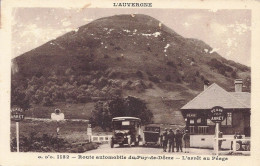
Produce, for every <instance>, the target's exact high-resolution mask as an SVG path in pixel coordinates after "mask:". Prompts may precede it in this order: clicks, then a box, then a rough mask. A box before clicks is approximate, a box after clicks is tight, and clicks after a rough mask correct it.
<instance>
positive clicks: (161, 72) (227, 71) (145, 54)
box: [12, 15, 250, 124]
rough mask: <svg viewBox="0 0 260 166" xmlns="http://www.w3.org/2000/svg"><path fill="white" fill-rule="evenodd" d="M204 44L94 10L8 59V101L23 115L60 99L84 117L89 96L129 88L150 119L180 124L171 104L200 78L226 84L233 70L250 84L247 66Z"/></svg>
mask: <svg viewBox="0 0 260 166" xmlns="http://www.w3.org/2000/svg"><path fill="white" fill-rule="evenodd" d="M211 50H212V48H211V47H210V46H209V45H207V44H206V43H204V42H203V41H200V40H197V39H187V38H184V37H182V36H180V35H178V34H177V33H175V32H174V31H173V30H172V29H170V28H168V27H166V26H165V25H163V24H161V23H160V21H159V20H156V19H154V18H152V17H150V16H146V15H135V16H134V17H132V16H131V15H116V16H112V17H106V18H101V19H98V20H95V21H93V22H91V23H89V24H87V25H84V26H82V27H79V28H78V29H77V30H74V31H72V32H69V33H67V34H65V35H63V36H60V37H58V38H57V39H55V40H52V41H49V42H47V43H45V44H44V45H42V46H40V47H38V48H35V49H33V50H31V51H29V52H27V53H25V54H23V55H21V56H19V57H17V58H15V59H13V75H12V104H14V105H15V104H16V101H18V98H19V97H17V96H19V95H17V94H20V97H24V98H27V99H28V102H29V103H30V104H31V105H32V108H31V110H30V111H29V112H30V115H32V114H33V113H34V114H35V115H37V116H40V117H46V116H49V114H50V112H52V110H53V109H54V107H60V108H62V110H64V112H66V114H67V116H68V117H73V118H74V117H75V118H78V117H79V118H80V117H82V118H88V116H89V112H91V110H93V109H94V104H95V102H96V101H98V100H109V99H110V98H111V97H113V96H122V97H125V96H128V95H132V96H136V97H138V98H141V99H142V100H144V101H145V102H146V104H147V106H148V107H149V109H150V110H151V111H152V112H153V114H154V122H156V123H161V122H165V123H172V124H183V123H184V121H183V118H182V116H181V113H180V111H179V109H180V107H181V106H183V105H184V104H185V103H186V102H188V101H189V100H190V99H192V98H193V97H195V96H196V95H197V94H198V93H199V92H201V91H202V89H203V82H204V81H205V80H208V81H210V82H211V83H212V82H216V83H217V84H219V85H220V86H222V87H224V88H225V89H227V90H233V81H234V79H235V78H238V77H240V78H243V79H244V82H245V87H244V90H246V91H250V68H249V67H247V66H244V65H241V64H238V63H235V62H233V61H228V60H226V59H224V58H223V57H221V56H220V55H219V54H218V53H216V52H213V53H211ZM23 94H24V95H23ZM42 105H45V106H44V107H42ZM69 105H70V106H69ZM68 106H69V107H68ZM36 112H37V113H36Z"/></svg>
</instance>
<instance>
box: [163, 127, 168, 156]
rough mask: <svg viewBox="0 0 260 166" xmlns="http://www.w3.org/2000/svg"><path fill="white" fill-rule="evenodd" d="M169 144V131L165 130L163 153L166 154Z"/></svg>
mask: <svg viewBox="0 0 260 166" xmlns="http://www.w3.org/2000/svg"><path fill="white" fill-rule="evenodd" d="M167 144H168V130H167V128H165V129H164V132H163V151H164V152H166V149H167Z"/></svg>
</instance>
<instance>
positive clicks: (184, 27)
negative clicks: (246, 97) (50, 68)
mask: <svg viewBox="0 0 260 166" xmlns="http://www.w3.org/2000/svg"><path fill="white" fill-rule="evenodd" d="M118 14H146V15H149V16H152V17H154V18H156V19H158V20H159V21H161V22H162V23H163V24H165V25H166V26H168V27H169V28H171V29H173V30H174V31H175V32H176V33H178V34H180V35H181V36H183V37H186V38H196V39H200V40H202V41H204V42H205V43H207V44H208V45H210V46H211V47H212V48H213V50H214V51H216V52H218V53H219V54H220V55H221V56H223V57H225V58H226V59H229V60H233V61H235V62H239V63H241V64H244V65H247V66H251V65H250V64H251V62H250V61H251V11H250V10H242V9H233V10H227V9H225V10H211V9H159V8H158V9H155V8H153V9H136V8H135V9H134V8H132V9H115V8H106V9H104V8H103V9H102V8H77V9H76V8H74V9H68V8H15V9H14V10H13V12H12V57H13V58H14V57H16V56H19V55H21V54H22V53H25V52H27V51H30V50H32V49H34V48H36V47H38V46H40V45H42V44H44V43H46V42H48V41H49V40H53V39H55V38H57V37H58V36H61V35H63V34H65V33H67V32H69V31H72V30H75V29H77V28H78V27H80V26H82V25H85V24H88V23H89V22H91V21H93V20H95V19H98V18H102V17H107V16H113V15H118ZM205 51H206V50H205Z"/></svg>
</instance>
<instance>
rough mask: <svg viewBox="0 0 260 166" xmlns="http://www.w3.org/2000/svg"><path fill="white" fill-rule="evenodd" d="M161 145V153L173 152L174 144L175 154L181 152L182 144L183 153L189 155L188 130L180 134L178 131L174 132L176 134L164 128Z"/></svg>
mask: <svg viewBox="0 0 260 166" xmlns="http://www.w3.org/2000/svg"><path fill="white" fill-rule="evenodd" d="M161 143H162V147H163V151H164V152H166V151H167V147H168V152H174V147H175V144H176V152H179V151H181V152H182V145H183V144H184V151H185V153H189V147H190V135H189V133H188V130H185V132H184V133H182V132H181V131H180V130H179V129H177V130H176V133H174V132H173V130H172V129H170V130H169V132H168V129H167V128H165V129H164V132H163V134H162V135H161Z"/></svg>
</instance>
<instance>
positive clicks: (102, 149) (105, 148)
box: [86, 144, 213, 155]
mask: <svg viewBox="0 0 260 166" xmlns="http://www.w3.org/2000/svg"><path fill="white" fill-rule="evenodd" d="M183 150H184V149H183ZM86 153H93V154H158V155H162V154H165V155H166V154H167V155H170V154H172V155H185V154H187V155H188V154H189V155H211V154H212V153H213V150H210V149H198V148H190V153H184V152H176V150H175V152H174V153H172V152H170V153H169V152H163V150H162V148H153V147H142V146H138V147H134V146H132V147H128V146H123V147H119V146H118V145H115V146H114V148H111V147H110V145H109V144H103V145H100V146H99V147H98V149H95V150H91V151H87V152H86Z"/></svg>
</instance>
